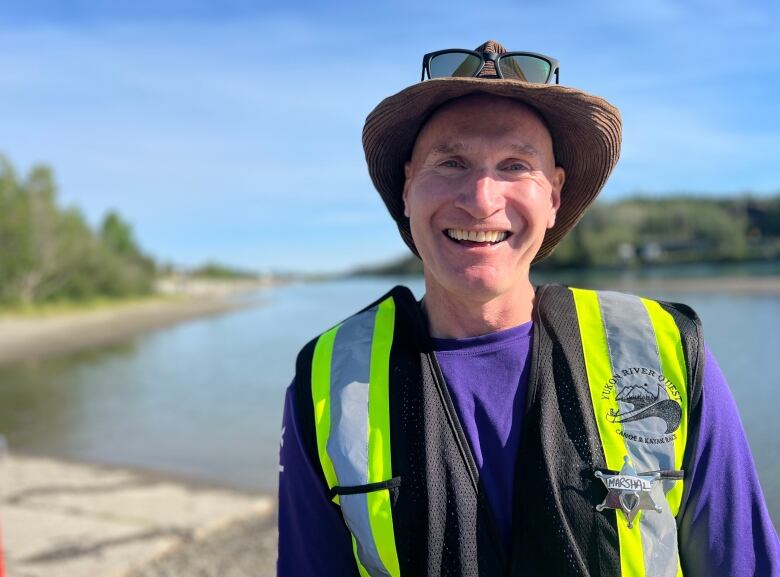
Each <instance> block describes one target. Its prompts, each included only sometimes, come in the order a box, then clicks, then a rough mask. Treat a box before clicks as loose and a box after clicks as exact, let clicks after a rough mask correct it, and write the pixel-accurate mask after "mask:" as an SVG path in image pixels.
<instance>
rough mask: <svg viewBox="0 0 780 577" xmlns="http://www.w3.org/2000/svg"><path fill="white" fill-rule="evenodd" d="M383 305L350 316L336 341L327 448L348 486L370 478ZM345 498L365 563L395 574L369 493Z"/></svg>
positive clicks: (379, 573)
mask: <svg viewBox="0 0 780 577" xmlns="http://www.w3.org/2000/svg"><path fill="white" fill-rule="evenodd" d="M377 309H378V307H374V308H371V309H368V310H366V311H364V312H362V313H360V314H358V315H355V316H354V317H351V318H349V319H348V320H346V321H345V322H344V324H343V325H342V326H341V328H340V329H339V332H338V333H336V340H335V342H334V343H333V356H332V360H331V374H330V427H331V428H330V437H329V438H328V444H327V451H328V455H329V456H330V459H331V461H332V462H333V468H334V470H335V471H336V478H337V479H338V484H339V485H340V486H342V487H350V486H355V485H365V484H366V483H368V386H369V385H368V384H369V377H370V370H371V344H372V342H373V338H374V320H375V318H376V311H377ZM339 503H340V505H341V513H342V515H343V516H344V521H345V522H346V523H347V526H348V527H349V530H350V531H351V532H352V534H353V535H354V536H355V541H356V543H357V554H358V558H359V559H360V562H361V563H362V564H363V566H364V567H365V568H366V570H368V571H369V573H370V574H371V575H372V576H385V575H388V576H389V573H388V572H387V570H386V569H385V567H384V564H383V563H382V560H381V558H380V557H379V552H378V551H377V549H376V544H375V543H374V536H373V533H372V531H371V523H370V520H369V513H368V503H367V500H366V494H365V493H356V494H354V495H340V496H339ZM323 569H326V568H323Z"/></svg>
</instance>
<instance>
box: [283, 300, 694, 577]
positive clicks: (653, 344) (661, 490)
mask: <svg viewBox="0 0 780 577" xmlns="http://www.w3.org/2000/svg"><path fill="white" fill-rule="evenodd" d="M534 321H535V324H534V342H533V348H532V357H531V363H532V367H531V375H530V379H529V389H528V404H527V412H526V415H525V418H524V425H523V426H524V429H523V432H522V434H521V442H520V449H519V454H518V465H517V474H516V475H515V477H516V478H515V493H514V496H515V503H514V511H513V531H512V548H511V551H505V550H504V547H503V545H502V543H501V539H499V538H498V533H497V530H496V526H495V521H494V520H493V519H492V512H491V511H490V507H489V505H488V503H487V500H486V498H485V495H484V490H483V488H482V485H481V483H480V481H479V474H478V470H477V468H476V466H475V464H474V460H473V456H472V455H471V453H470V450H469V448H468V443H467V441H466V437H465V435H464V433H463V429H462V428H461V426H460V423H459V422H458V419H457V415H456V414H455V411H454V408H453V404H452V399H451V398H450V397H449V393H448V391H447V387H446V383H445V382H444V378H443V375H442V374H441V371H440V369H439V367H438V363H437V362H436V359H435V356H434V354H433V352H432V348H431V343H430V338H429V336H428V333H427V327H426V320H425V318H424V317H423V316H422V314H421V312H420V309H419V305H418V303H417V302H416V301H415V299H414V297H413V296H412V295H411V293H410V292H409V291H408V289H405V288H404V287H396V288H395V289H393V290H392V291H391V292H390V293H388V294H387V295H385V296H384V297H383V298H382V299H380V300H378V301H377V302H375V303H374V304H372V305H371V306H369V307H367V308H366V309H364V310H362V311H361V312H359V313H357V314H356V315H354V316H352V317H350V318H348V319H347V320H345V321H344V322H342V323H340V324H339V325H337V326H335V327H333V328H332V329H330V330H329V331H327V332H325V333H324V334H322V335H321V336H320V337H318V338H317V339H315V340H314V341H312V342H311V343H310V344H309V345H307V347H306V348H304V350H303V351H302V353H301V355H299V359H298V372H297V376H296V391H297V394H298V396H299V399H298V403H297V406H298V407H299V420H300V421H301V423H302V430H303V432H304V438H305V439H306V440H307V443H308V444H309V446H310V451H311V453H312V454H313V455H316V456H315V457H314V460H315V462H316V461H318V462H319V463H320V465H321V468H322V476H323V481H324V482H325V483H326V484H327V487H328V489H329V490H330V494H331V496H332V498H333V502H334V506H338V507H340V509H341V513H342V515H343V518H344V521H345V523H346V527H347V528H348V530H349V533H350V534H351V536H352V542H353V552H354V556H355V561H356V566H357V568H358V571H359V573H360V575H363V576H365V575H371V576H390V577H398V576H400V575H404V576H407V575H409V576H416V575H434V574H435V575H473V576H475V577H476V576H482V575H485V576H488V575H489V576H491V577H493V576H495V575H513V576H514V575H592V576H593V577H595V576H597V575H600V576H601V575H603V576H612V575H622V576H623V577H629V576H648V577H677V576H680V575H682V574H683V565H681V563H680V557H679V554H678V549H677V525H676V521H675V517H676V516H677V514H678V512H679V510H680V506H681V502H682V496H683V491H684V482H683V470H684V469H685V468H686V461H685V459H686V457H685V455H686V445H687V440H688V438H689V436H690V434H689V431H690V430H691V415H692V414H694V412H695V410H698V409H697V407H698V403H699V400H700V387H701V386H700V372H701V370H700V367H699V365H700V364H701V362H700V359H701V358H702V342H701V337H700V328H699V323H698V320H697V318H696V316H695V314H694V313H693V312H692V311H691V310H690V309H688V308H687V307H685V306H684V305H672V304H668V303H659V302H655V301H651V300H648V299H642V298H639V297H635V296H631V295H625V294H621V293H614V292H596V291H590V290H583V289H573V288H572V289H569V288H566V287H561V286H557V285H547V286H544V287H541V288H540V289H538V291H537V297H536V304H535V310H534Z"/></svg>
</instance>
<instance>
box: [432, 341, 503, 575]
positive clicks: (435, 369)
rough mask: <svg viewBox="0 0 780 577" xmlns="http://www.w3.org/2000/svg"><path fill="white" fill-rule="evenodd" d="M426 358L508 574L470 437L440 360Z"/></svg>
mask: <svg viewBox="0 0 780 577" xmlns="http://www.w3.org/2000/svg"><path fill="white" fill-rule="evenodd" d="M425 358H426V359H427V361H428V366H429V368H430V369H431V373H432V375H433V382H434V383H435V384H436V389H437V391H438V392H439V398H440V399H441V402H442V405H443V406H444V413H445V414H446V415H447V421H448V422H449V424H450V427H451V428H452V431H453V432H454V433H455V440H456V442H457V445H458V451H459V452H460V454H461V457H462V458H463V460H464V462H465V463H466V468H467V469H468V472H469V477H470V478H471V483H472V486H473V487H474V493H475V494H476V496H477V516H478V517H479V514H480V512H481V513H482V517H483V519H484V520H485V523H486V525H487V530H488V531H489V532H490V536H491V539H492V540H493V542H494V543H495V544H496V549H497V550H498V554H499V563H500V564H501V566H502V567H503V568H504V571H503V573H505V574H507V575H508V573H507V569H508V558H507V552H506V551H505V550H504V540H503V539H502V538H501V534H500V533H499V531H498V523H496V519H495V516H494V514H493V509H491V507H490V503H489V502H488V501H487V497H486V496H485V494H484V493H482V492H481V491H480V490H479V471H478V469H477V464H476V462H475V461H474V455H473V454H472V453H471V448H470V447H469V444H468V439H467V438H466V434H465V433H464V432H463V427H462V425H461V424H460V419H458V414H457V412H456V411H455V405H454V404H453V402H452V397H450V393H449V390H448V389H447V386H446V381H445V379H444V375H443V374H442V372H441V368H440V367H439V362H438V361H437V360H436V356H435V355H434V354H433V353H432V352H431V353H427V352H426V353H425Z"/></svg>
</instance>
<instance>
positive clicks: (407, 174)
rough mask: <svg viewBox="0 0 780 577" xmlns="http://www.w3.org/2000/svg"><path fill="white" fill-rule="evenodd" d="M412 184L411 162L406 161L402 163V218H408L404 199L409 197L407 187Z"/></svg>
mask: <svg viewBox="0 0 780 577" xmlns="http://www.w3.org/2000/svg"><path fill="white" fill-rule="evenodd" d="M411 182H412V162H411V161H410V160H407V161H406V162H405V163H404V192H403V195H402V198H403V201H404V216H405V217H406V218H409V217H410V215H409V203H407V202H406V198H407V196H408V195H409V186H410V185H411Z"/></svg>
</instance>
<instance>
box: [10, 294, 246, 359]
mask: <svg viewBox="0 0 780 577" xmlns="http://www.w3.org/2000/svg"><path fill="white" fill-rule="evenodd" d="M260 303H261V301H260V299H259V297H258V298H243V299H239V298H236V297H235V296H234V295H233V294H231V293H225V294H203V295H188V296H182V297H177V298H160V299H153V300H149V301H143V302H133V303H124V304H117V305H115V306H111V307H107V308H104V309H98V310H92V311H74V312H66V313H58V314H54V315H46V316H29V315H4V316H0V365H2V364H5V363H10V362H14V361H23V360H32V359H43V358H48V357H54V356H60V355H66V354H69V353H74V352H77V351H81V350H87V349H93V348H98V347H103V346H108V345H112V344H117V343H121V342H123V341H126V340H128V339H130V338H132V337H135V336H137V335H140V334H143V333H145V332H149V331H152V330H155V329H160V328H164V327H167V326H170V325H174V324H177V323H180V322H184V321H187V320H193V319H197V318H201V317H207V316H212V315H218V314H222V313H226V312H230V311H233V310H238V309H242V308H248V307H253V306H258V305H259V304H260Z"/></svg>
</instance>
